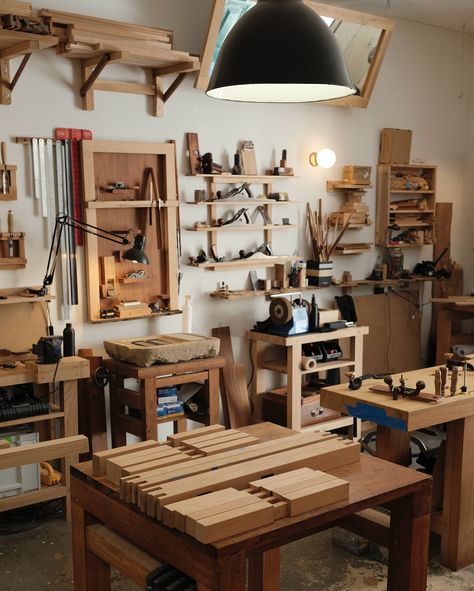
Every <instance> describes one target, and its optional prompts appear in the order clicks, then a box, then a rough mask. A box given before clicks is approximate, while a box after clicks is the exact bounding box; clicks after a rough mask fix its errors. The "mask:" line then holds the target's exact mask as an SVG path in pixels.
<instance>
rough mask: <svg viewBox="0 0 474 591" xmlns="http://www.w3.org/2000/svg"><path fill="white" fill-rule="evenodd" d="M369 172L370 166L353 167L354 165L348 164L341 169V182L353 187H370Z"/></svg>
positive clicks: (370, 170)
mask: <svg viewBox="0 0 474 591" xmlns="http://www.w3.org/2000/svg"><path fill="white" fill-rule="evenodd" d="M371 172H372V167H371V166H355V165H354V164H349V165H347V166H344V168H343V171H342V174H343V180H344V181H345V182H347V183H353V184H354V185H370V173H371Z"/></svg>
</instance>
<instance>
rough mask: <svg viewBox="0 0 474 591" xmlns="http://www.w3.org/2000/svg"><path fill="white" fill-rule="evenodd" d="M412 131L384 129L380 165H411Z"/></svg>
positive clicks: (381, 137)
mask: <svg viewBox="0 0 474 591" xmlns="http://www.w3.org/2000/svg"><path fill="white" fill-rule="evenodd" d="M411 136H412V131H411V129H392V128H385V129H382V133H381V136H380V154H379V162H380V164H409V163H410V151H411Z"/></svg>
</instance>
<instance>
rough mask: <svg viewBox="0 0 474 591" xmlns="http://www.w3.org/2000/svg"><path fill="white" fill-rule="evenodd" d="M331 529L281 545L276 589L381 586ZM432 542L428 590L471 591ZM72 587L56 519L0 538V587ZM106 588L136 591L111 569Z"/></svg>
mask: <svg viewBox="0 0 474 591" xmlns="http://www.w3.org/2000/svg"><path fill="white" fill-rule="evenodd" d="M333 533H334V532H333V531H331V530H329V531H326V532H323V533H321V534H318V535H316V536H312V537H310V538H306V539H304V540H301V541H299V542H295V543H293V544H289V545H288V546H285V547H284V548H283V549H282V585H281V591H349V590H350V591H382V590H384V589H386V580H385V576H386V567H385V566H384V565H383V564H381V563H380V562H377V561H376V560H373V559H371V558H370V556H369V555H368V554H365V555H362V556H355V555H353V554H350V553H349V552H347V551H346V550H343V549H341V548H339V547H337V546H335V545H334V544H333V543H332V539H333ZM436 542H437V539H436V538H433V540H432V544H431V547H432V548H431V550H432V552H431V554H432V558H431V561H430V569H429V577H428V591H446V590H453V591H474V565H473V566H471V567H468V568H465V569H463V570H461V571H458V572H451V571H449V570H447V569H445V568H443V567H441V566H440V565H439V563H438V562H437V548H436ZM73 588H74V587H73V581H72V557H71V545H70V529H69V525H68V524H67V523H66V522H65V521H63V520H62V519H61V518H58V517H54V518H49V519H48V520H46V521H44V522H43V523H42V524H41V525H40V526H39V527H37V528H36V529H33V530H31V531H28V532H24V533H19V534H13V535H8V536H7V535H3V536H0V589H1V591H25V590H26V589H27V590H28V591H45V590H47V589H54V590H55V591H72V590H73ZM112 588H113V590H114V591H139V589H140V588H139V587H137V586H136V585H134V584H133V583H131V582H130V581H128V580H125V579H123V578H122V577H120V576H119V575H118V574H117V573H115V576H114V581H113V586H112ZM91 591H93V590H91ZM142 591H143V590H142ZM222 591H224V590H222Z"/></svg>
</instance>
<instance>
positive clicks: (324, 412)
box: [262, 388, 341, 427]
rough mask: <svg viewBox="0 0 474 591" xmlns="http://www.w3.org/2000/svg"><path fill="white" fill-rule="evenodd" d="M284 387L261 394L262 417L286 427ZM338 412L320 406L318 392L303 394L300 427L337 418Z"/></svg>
mask: <svg viewBox="0 0 474 591" xmlns="http://www.w3.org/2000/svg"><path fill="white" fill-rule="evenodd" d="M286 400H287V393H286V388H276V389H275V390H270V392H266V393H265V394H264V395H263V401H262V418H263V420H264V421H270V422H272V423H276V424H277V425H282V426H283V427H286ZM340 416H341V415H340V413H338V412H336V411H334V410H330V409H328V408H323V407H320V405H319V394H314V395H312V396H303V397H302V399H301V427H308V426H309V425H316V424H318V423H324V421H330V420H333V419H337V418H339V417H340Z"/></svg>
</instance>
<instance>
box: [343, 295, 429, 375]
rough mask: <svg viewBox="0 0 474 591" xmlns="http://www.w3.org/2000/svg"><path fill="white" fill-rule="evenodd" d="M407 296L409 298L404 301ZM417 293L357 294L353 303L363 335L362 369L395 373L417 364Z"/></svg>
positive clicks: (419, 349) (418, 345)
mask: <svg viewBox="0 0 474 591" xmlns="http://www.w3.org/2000/svg"><path fill="white" fill-rule="evenodd" d="M407 300H409V301H407ZM416 302H417V293H416V292H408V291H403V292H401V293H400V295H397V294H394V293H390V294H387V293H385V294H378V295H371V296H357V297H355V298H354V304H355V308H356V312H357V318H358V322H359V324H360V325H365V326H368V327H369V334H368V335H366V336H365V337H364V373H397V372H400V371H408V370H413V369H418V368H419V367H420V366H421V318H420V313H419V311H418V309H417V308H416Z"/></svg>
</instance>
